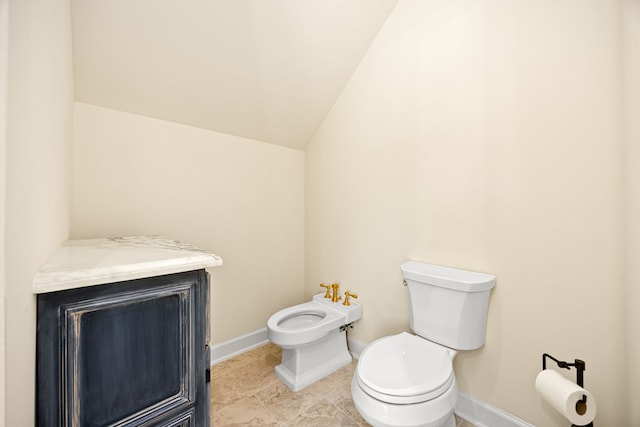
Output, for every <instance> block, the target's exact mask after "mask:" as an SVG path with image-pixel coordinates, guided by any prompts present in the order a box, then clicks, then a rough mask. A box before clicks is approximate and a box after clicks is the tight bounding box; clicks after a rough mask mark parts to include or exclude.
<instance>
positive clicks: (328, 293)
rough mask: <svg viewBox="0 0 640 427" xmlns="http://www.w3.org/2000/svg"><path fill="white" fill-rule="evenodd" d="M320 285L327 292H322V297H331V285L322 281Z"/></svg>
mask: <svg viewBox="0 0 640 427" xmlns="http://www.w3.org/2000/svg"><path fill="white" fill-rule="evenodd" d="M320 286H322V287H323V288H325V289H326V290H327V292H325V294H324V297H325V298H331V286H329V285H325V284H324V283H320Z"/></svg>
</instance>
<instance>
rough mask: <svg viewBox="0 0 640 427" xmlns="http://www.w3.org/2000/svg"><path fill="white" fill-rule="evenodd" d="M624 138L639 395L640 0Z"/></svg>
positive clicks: (633, 412) (634, 18)
mask: <svg viewBox="0 0 640 427" xmlns="http://www.w3.org/2000/svg"><path fill="white" fill-rule="evenodd" d="M622 4H623V12H624V14H623V17H624V21H623V27H622V28H623V33H622V34H623V39H622V45H623V54H624V74H623V75H624V91H623V100H624V104H623V105H624V140H625V146H626V150H627V151H626V159H627V163H626V171H627V177H626V178H627V185H628V186H627V197H628V210H627V218H628V223H627V224H628V227H629V230H628V240H627V245H628V246H627V251H628V252H627V258H626V259H627V262H628V268H627V272H628V286H629V288H628V292H629V295H628V299H627V313H628V320H627V321H628V325H629V329H628V335H627V336H628V346H629V352H628V363H627V373H628V375H629V378H628V386H629V387H628V395H629V396H638V395H640V370H639V369H638V366H637V364H638V360H640V312H639V311H638V307H640V261H639V260H640V120H639V118H640V1H639V0H625V1H624V2H623V3H622ZM629 425H634V426H635V425H640V406H639V405H637V404H630V405H629Z"/></svg>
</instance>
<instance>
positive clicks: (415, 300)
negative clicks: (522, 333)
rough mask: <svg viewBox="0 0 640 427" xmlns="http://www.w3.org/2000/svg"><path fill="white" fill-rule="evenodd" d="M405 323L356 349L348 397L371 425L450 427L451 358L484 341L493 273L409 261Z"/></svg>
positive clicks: (455, 390)
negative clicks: (403, 329) (402, 329)
mask: <svg viewBox="0 0 640 427" xmlns="http://www.w3.org/2000/svg"><path fill="white" fill-rule="evenodd" d="M401 269H402V274H403V276H404V284H405V286H407V288H408V291H409V305H410V315H409V318H410V327H411V330H412V331H413V332H414V333H415V335H413V334H409V333H407V332H402V333H400V334H397V335H392V336H388V337H384V338H380V339H378V340H376V341H374V342H372V343H371V344H369V345H368V346H367V347H365V349H364V350H363V351H362V353H361V354H360V359H359V360H358V365H357V367H356V370H355V372H354V375H353V380H352V382H351V395H352V397H353V403H354V404H355V406H356V408H357V409H358V412H360V415H362V417H363V418H364V419H365V420H366V421H367V422H369V423H370V424H371V425H373V426H375V427H393V426H402V427H418V426H420V427H455V417H454V414H453V410H454V407H455V405H456V402H457V400H458V386H457V383H456V377H455V373H454V371H453V359H454V357H455V356H456V354H457V353H458V351H462V350H473V349H477V348H480V347H482V346H483V345H484V341H485V335H486V321H487V311H488V308H489V296H490V294H491V289H492V288H493V287H494V286H495V276H492V275H490V274H484V273H474V272H470V271H465V270H457V269H453V268H448V267H441V266H436V265H431V264H424V263H419V262H414V261H408V262H405V263H404V264H402V267H401Z"/></svg>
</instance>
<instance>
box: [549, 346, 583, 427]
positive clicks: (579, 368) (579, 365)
mask: <svg viewBox="0 0 640 427" xmlns="http://www.w3.org/2000/svg"><path fill="white" fill-rule="evenodd" d="M547 357H548V358H549V359H551V360H553V361H554V362H556V364H557V365H558V368H564V369H571V367H574V368H576V383H577V384H578V385H579V386H580V387H583V388H584V371H585V369H586V363H584V361H583V360H580V359H574V361H573V363H569V362H565V361H564V360H558V359H556V358H555V357H553V356H552V355H550V354H548V353H544V354H543V355H542V370H543V371H544V370H545V369H547ZM582 402H583V403H585V404H586V403H587V396H585V395H582ZM571 427H593V422H591V423H589V424H587V425H586V426H576V425H575V424H571Z"/></svg>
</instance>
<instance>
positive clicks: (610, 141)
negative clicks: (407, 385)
mask: <svg viewBox="0 0 640 427" xmlns="http://www.w3.org/2000/svg"><path fill="white" fill-rule="evenodd" d="M620 16H621V14H620V5H619V4H618V3H617V2H610V1H607V0H589V1H584V0H575V1H562V2H556V1H551V0H549V1H536V2H511V1H500V0H495V1H490V0H487V1H480V2H478V1H471V0H468V1H466V0H454V1H451V0H449V1H444V0H443V1H430V2H421V1H401V2H400V3H398V6H397V7H396V9H395V10H394V12H393V13H392V15H391V16H390V18H389V20H388V21H387V23H386V25H385V26H384V27H383V28H382V30H381V32H380V33H379V34H378V38H377V39H376V40H375V41H374V43H373V45H372V46H371V48H370V49H369V51H368V53H367V54H366V55H365V57H364V59H363V61H362V63H361V64H360V66H359V68H358V70H357V71H356V72H355V74H354V75H353V76H352V78H351V81H350V83H349V84H348V85H347V87H346V88H345V90H344V92H343V93H342V95H341V97H340V98H339V100H338V101H337V103H336V104H335V105H334V107H333V110H332V112H331V113H330V115H329V116H328V117H327V119H326V120H325V122H324V124H323V126H322V127H321V128H320V129H319V131H318V132H317V134H316V136H315V137H314V139H313V140H312V142H311V143H310V145H309V147H308V149H307V151H306V194H307V201H306V295H307V297H308V296H310V295H311V294H313V293H316V292H318V290H319V288H318V283H320V282H321V281H327V280H338V281H340V282H341V283H342V287H343V289H351V290H353V291H355V292H357V293H358V294H359V295H360V298H359V301H360V302H361V303H362V304H363V307H364V317H363V319H362V320H361V321H360V322H359V323H358V324H357V326H356V328H355V329H354V331H353V333H352V338H354V339H355V340H356V341H360V342H362V343H368V342H371V341H372V340H374V339H376V338H379V337H381V336H384V335H387V334H392V333H397V332H400V331H402V330H406V329H407V328H408V307H407V295H406V289H405V288H404V287H403V286H402V285H401V275H400V270H399V267H400V263H401V262H402V261H404V260H406V259H413V260H419V261H425V262H431V263H436V264H442V265H447V266H453V267H458V268H464V269H470V270H476V271H481V272H489V273H493V274H495V275H496V276H497V278H498V283H497V286H496V288H495V290H494V292H493V294H492V297H491V304H490V312H489V320H488V331H487V342H486V346H485V347H484V348H482V349H480V350H477V351H472V352H468V353H462V354H460V355H458V357H457V359H456V362H455V367H456V371H457V378H458V382H459V385H460V387H461V389H462V390H464V391H466V392H468V393H470V394H472V395H474V396H476V397H478V398H479V399H482V400H484V401H487V402H489V403H490V404H493V405H495V406H497V407H499V408H501V409H503V410H506V411H508V412H510V413H512V414H514V415H516V416H518V417H521V418H523V419H525V420H527V421H529V422H531V423H533V424H535V425H539V426H565V425H567V421H566V420H564V419H563V418H562V417H560V416H559V415H558V414H557V413H556V412H555V411H554V410H553V409H551V408H550V407H549V406H547V405H546V404H543V403H541V401H540V399H539V397H538V396H537V395H536V393H535V391H534V380H535V377H536V375H537V374H538V372H539V370H540V369H541V356H542V353H543V352H549V353H551V354H553V355H555V356H557V357H559V358H563V359H573V358H582V359H584V360H585V361H586V363H587V371H586V373H585V379H586V386H587V388H589V389H590V390H591V391H592V393H593V394H594V396H595V397H596V399H597V400H598V417H597V419H596V421H597V425H606V426H614V425H615V426H623V425H629V424H627V423H626V410H627V405H626V403H625V392H626V386H625V384H626V376H627V373H626V372H625V365H624V363H625V360H626V357H625V354H624V348H625V339H626V335H625V333H626V331H625V328H624V320H625V319H624V310H623V307H624V305H625V302H624V292H625V286H624V274H623V268H624V262H623V247H624V243H623V237H622V232H623V218H624V206H623V205H624V204H623V173H622V167H623V157H622V155H623V152H622V148H623V147H622V136H621V120H620V117H621V114H622V112H621V105H622V100H621V85H620V75H621V71H622V70H621V63H622V61H621V56H620V30H619V28H620ZM573 374H574V373H573V372H571V373H570V374H569V375H570V376H572V375H573Z"/></svg>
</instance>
